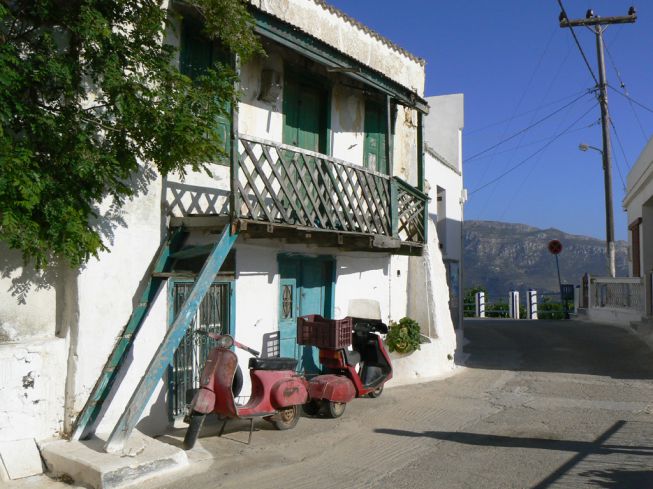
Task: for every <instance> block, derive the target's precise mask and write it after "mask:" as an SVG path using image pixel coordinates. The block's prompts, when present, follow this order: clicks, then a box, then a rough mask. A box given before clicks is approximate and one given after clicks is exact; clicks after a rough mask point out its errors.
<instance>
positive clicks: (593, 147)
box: [578, 143, 603, 154]
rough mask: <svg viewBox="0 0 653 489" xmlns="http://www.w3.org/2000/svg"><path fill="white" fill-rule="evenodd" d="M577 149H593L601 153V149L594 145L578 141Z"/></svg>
mask: <svg viewBox="0 0 653 489" xmlns="http://www.w3.org/2000/svg"><path fill="white" fill-rule="evenodd" d="M578 149H580V150H581V151H587V150H588V149H593V150H595V151H598V152H599V153H601V154H603V151H602V150H601V149H599V148H597V147H596V146H590V145H589V144H585V143H580V144H579V145H578Z"/></svg>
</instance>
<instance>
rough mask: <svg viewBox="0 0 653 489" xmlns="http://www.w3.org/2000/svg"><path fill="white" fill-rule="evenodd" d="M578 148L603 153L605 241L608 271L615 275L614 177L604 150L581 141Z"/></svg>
mask: <svg viewBox="0 0 653 489" xmlns="http://www.w3.org/2000/svg"><path fill="white" fill-rule="evenodd" d="M578 149H579V150H581V151H587V150H588V149H593V150H594V151H598V152H599V153H601V159H602V160H603V171H604V174H605V179H604V182H605V235H606V238H605V241H606V244H607V250H608V273H609V274H610V276H611V277H615V276H616V274H617V269H616V265H615V260H616V256H615V255H616V251H615V245H614V216H613V213H612V179H611V178H610V177H609V176H608V175H609V172H606V168H607V167H606V158H605V153H604V152H603V150H601V149H599V148H597V147H596V146H591V145H589V144H585V143H580V144H579V145H578Z"/></svg>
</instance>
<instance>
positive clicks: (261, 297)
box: [0, 0, 424, 440]
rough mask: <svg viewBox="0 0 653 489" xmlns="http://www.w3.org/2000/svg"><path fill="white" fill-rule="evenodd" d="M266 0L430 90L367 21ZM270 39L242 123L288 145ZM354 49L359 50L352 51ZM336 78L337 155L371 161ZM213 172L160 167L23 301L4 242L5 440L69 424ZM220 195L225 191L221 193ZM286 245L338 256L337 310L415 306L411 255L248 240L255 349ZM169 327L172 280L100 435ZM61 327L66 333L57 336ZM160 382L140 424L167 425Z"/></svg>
mask: <svg viewBox="0 0 653 489" xmlns="http://www.w3.org/2000/svg"><path fill="white" fill-rule="evenodd" d="M263 3H265V5H263V6H262V8H263V9H264V10H266V11H273V12H274V13H275V15H277V14H278V15H279V16H280V17H281V18H283V19H285V20H287V21H290V22H296V23H298V24H301V27H302V28H303V29H306V30H308V31H309V32H311V33H312V34H314V35H315V36H317V37H320V38H323V39H324V40H325V41H326V42H327V43H329V44H333V43H337V44H338V46H340V47H339V48H340V49H341V50H342V51H343V52H345V53H348V54H350V55H353V56H355V57H356V58H357V59H360V60H361V61H362V62H364V63H367V64H369V65H370V66H371V67H373V68H374V69H377V70H379V71H382V72H385V73H386V74H387V75H388V76H389V77H390V78H392V79H394V80H395V81H397V82H399V83H401V84H403V85H404V86H407V87H409V88H414V89H415V90H416V91H417V92H418V94H421V93H422V91H423V84H424V68H423V66H422V65H421V64H420V63H418V62H415V61H414V60H411V59H410V58H409V57H407V56H406V55H405V54H403V53H401V52H399V51H397V50H394V49H392V48H389V47H388V46H387V45H386V44H384V43H383V42H381V41H379V40H378V39H375V38H374V37H373V36H371V35H370V34H368V33H365V32H364V31H363V30H362V29H361V28H360V27H356V26H353V25H352V24H351V23H349V22H346V21H345V20H343V19H342V18H340V17H338V16H337V15H334V14H332V13H329V12H327V11H326V10H324V8H323V7H321V6H319V5H317V4H315V3H314V2H312V1H311V0H288V1H271V2H263ZM315 8H317V11H315V15H316V16H315V17H314V18H313V19H310V21H309V22H308V23H306V19H307V18H306V17H305V16H304V14H303V13H302V12H304V13H306V12H313V11H314V10H315ZM270 9H272V10H270ZM334 29H335V30H334ZM334 35H336V37H337V39H336V37H334ZM171 36H172V34H171ZM169 39H173V38H172V37H169ZM340 43H342V44H340ZM265 46H266V49H268V56H267V57H265V58H257V59H254V60H252V61H250V62H249V63H247V64H245V65H244V66H243V67H242V88H243V100H242V101H241V103H240V104H239V131H240V132H242V133H243V134H249V135H254V136H258V137H261V138H265V139H269V140H273V141H278V142H280V141H281V139H282V115H281V106H282V99H281V97H280V98H279V99H278V100H277V101H275V102H272V103H266V102H261V101H259V100H258V90H259V85H260V84H259V77H260V72H261V70H262V69H264V68H265V69H274V70H278V71H279V72H280V73H281V74H283V61H284V59H286V58H288V57H289V55H290V53H288V52H287V51H284V50H282V49H280V48H278V47H275V46H274V45H273V44H271V43H265ZM352 49H353V50H354V51H352V52H351V53H349V51H350V50H352ZM292 56H293V55H290V57H292ZM294 56H296V55H294ZM331 80H332V82H333V86H332V99H331V129H332V141H331V142H332V153H333V155H334V156H336V157H337V158H341V159H344V160H346V161H349V162H351V163H354V164H362V158H363V127H364V121H363V115H364V105H363V99H362V96H361V92H360V90H355V89H351V88H347V87H345V86H344V85H342V84H340V83H339V81H338V78H337V76H335V75H333V76H332V78H331ZM404 112H406V113H409V112H410V113H412V112H413V111H404V110H403V109H401V108H400V109H399V114H400V115H398V121H397V137H396V139H395V145H394V146H395V161H396V162H400V164H399V168H401V169H400V170H396V174H398V175H400V176H402V177H403V178H405V179H407V180H408V181H409V182H411V183H416V150H415V147H416V131H415V127H414V124H415V119H414V114H413V115H406V114H404ZM211 170H212V176H207V175H206V174H204V173H202V172H199V173H190V174H188V175H187V176H186V177H185V178H184V179H182V178H180V177H179V176H175V175H170V176H168V177H167V178H166V179H163V178H161V177H160V176H159V175H157V174H156V173H152V174H151V175H149V177H150V178H151V179H152V180H151V182H150V184H149V186H147V192H145V193H141V194H140V195H139V196H137V197H135V198H134V199H133V200H132V201H129V202H128V203H127V204H126V205H125V207H124V208H123V209H122V210H121V211H119V212H117V213H113V212H110V214H111V216H112V218H113V228H112V230H111V237H110V239H109V240H108V243H107V244H108V246H109V249H110V251H109V252H104V253H101V254H100V256H99V258H98V259H92V260H91V261H90V262H89V263H88V264H87V266H86V267H84V268H83V269H82V270H80V271H79V273H76V272H71V271H64V272H62V274H61V276H60V279H58V280H59V281H58V282H57V281H55V282H53V287H52V288H50V289H46V290H31V291H29V293H28V294H27V296H26V302H25V303H24V304H20V303H17V302H16V298H15V297H12V296H11V295H10V291H11V290H12V280H13V279H15V278H16V274H21V272H22V269H21V260H20V257H19V256H18V255H17V254H12V253H7V252H6V250H4V249H3V250H2V254H3V258H5V263H6V268H7V269H12V270H13V272H11V273H10V274H9V275H8V276H2V277H0V288H2V290H3V292H5V294H4V295H3V296H2V298H1V299H0V342H1V343H0V365H1V370H0V375H1V376H2V384H0V440H12V439H17V438H16V437H20V438H24V437H32V436H33V437H36V438H43V437H47V436H52V435H54V434H56V433H58V432H60V431H61V430H62V429H70V427H71V424H72V422H73V421H74V419H75V418H76V416H77V414H78V413H79V412H80V410H81V409H82V408H83V406H84V403H85V402H86V400H87V397H88V395H89V393H90V392H91V390H92V388H93V386H94V385H95V382H96V381H97V379H98V377H99V375H100V372H101V369H102V367H103V366H104V364H105V362H106V360H107V358H108V356H109V354H110V352H111V351H112V349H113V346H114V344H115V342H116V340H117V338H118V336H119V334H120V333H121V332H122V330H123V328H124V326H125V324H126V322H127V321H128V319H129V316H130V314H131V312H132V311H133V308H134V306H135V305H136V303H137V301H138V299H139V293H138V291H139V287H140V286H142V285H144V281H145V280H147V278H148V277H147V271H148V267H149V266H150V264H151V262H152V259H153V257H154V255H155V253H156V250H157V248H158V247H159V245H160V244H161V241H162V239H163V237H164V234H165V229H166V228H167V225H168V217H167V216H169V215H177V216H179V215H184V214H186V213H193V214H197V213H201V212H209V213H215V212H216V211H217V212H221V211H222V210H223V206H224V205H225V204H226V202H227V199H228V193H227V191H228V189H229V169H228V168H227V167H224V166H220V165H212V167H211ZM211 192H213V193H211ZM198 195H199V197H198ZM216 195H217V197H218V198H217V199H214V197H215V196H216ZM103 210H104V211H107V212H108V211H110V208H109V206H108V205H105V206H104V207H103ZM281 249H283V250H284V251H296V252H307V253H326V254H329V253H330V254H333V255H334V256H336V259H337V266H338V272H337V273H338V284H337V285H336V296H335V301H336V302H335V308H336V314H337V315H338V316H344V315H346V311H347V307H348V301H349V299H351V298H374V299H377V300H378V301H379V302H380V303H381V309H382V314H383V317H384V318H385V319H390V318H392V319H399V318H401V317H403V316H404V315H405V314H406V302H407V280H408V259H407V258H405V257H392V258H390V256H389V255H383V254H370V253H368V254H365V253H362V254H357V253H345V254H338V252H337V250H329V249H323V248H315V247H302V246H283V245H280V244H279V243H278V242H277V243H276V244H274V245H270V246H267V245H265V246H255V245H251V244H249V243H239V244H238V254H239V255H238V256H239V258H238V264H237V267H238V268H237V277H238V282H237V284H236V321H237V329H236V336H237V337H238V338H239V339H240V340H241V341H243V342H245V343H249V344H251V345H252V346H254V347H258V346H260V342H261V336H262V334H263V333H265V332H268V331H273V330H275V329H276V327H277V317H278V311H277V307H278V305H277V302H278V274H277V270H276V267H277V264H276V263H277V262H276V253H277V252H278V251H280V250H281ZM397 272H399V273H397ZM26 273H28V274H29V273H31V272H29V271H28V272H26ZM55 283H56V285H57V287H58V288H57V287H55V286H54V285H55ZM252 304H256V307H252ZM167 324H168V317H167V290H166V289H165V287H164V289H163V290H162V291H161V293H160V295H159V296H158V298H157V300H156V301H155V303H154V305H153V307H152V309H151V311H150V313H149V315H148V317H147V320H146V321H145V322H144V324H143V326H142V328H141V331H140V333H139V335H138V338H137V340H136V342H135V345H134V349H133V352H132V354H131V355H130V357H129V358H128V359H127V363H128V365H129V370H128V374H127V375H126V377H125V378H124V379H120V380H119V382H118V384H117V386H116V388H115V389H114V392H113V393H112V396H111V398H110V401H109V402H108V403H107V405H106V406H107V410H106V411H105V412H104V413H103V414H102V415H101V417H100V419H99V423H98V426H97V432H98V433H102V432H106V431H109V430H110V429H111V428H112V427H113V424H114V422H115V420H116V419H117V418H118V416H119V415H120V414H121V413H122V412H123V410H124V406H125V404H126V402H127V400H128V399H129V397H130V396H131V394H132V392H133V390H134V387H135V385H136V384H137V382H138V381H139V379H140V378H141V376H142V374H143V372H144V370H145V368H146V366H147V364H148V363H149V361H150V359H151V356H152V353H153V352H154V351H155V349H156V348H157V347H158V345H159V343H160V341H161V338H162V337H163V335H164V332H165V329H166V327H167ZM55 332H58V334H59V336H60V337H56V336H55ZM30 377H31V378H33V379H34V387H24V385H23V383H24V382H25V383H26V384H30V382H31V381H30ZM24 379H26V380H25V381H24ZM162 386H163V383H159V387H158V388H157V391H156V392H155V394H154V396H153V398H152V400H151V401H150V403H149V404H148V405H147V406H146V408H145V411H144V414H143V419H142V420H141V422H140V423H139V428H140V429H142V430H144V431H145V432H147V433H149V434H156V433H160V432H161V430H162V429H163V428H164V427H165V425H166V424H167V413H166V405H165V399H164V395H165V389H162ZM18 423H20V424H22V425H23V428H22V429H21V430H20V431H21V432H20V433H19V432H18V431H17V429H16V425H17V424H18ZM25 426H29V428H25Z"/></svg>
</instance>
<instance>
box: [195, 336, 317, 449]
mask: <svg viewBox="0 0 653 489" xmlns="http://www.w3.org/2000/svg"><path fill="white" fill-rule="evenodd" d="M205 334H207V335H208V336H209V337H210V338H213V339H214V340H216V341H217V345H216V347H215V348H214V349H213V351H211V353H210V354H209V358H208V360H207V362H206V364H205V366H204V370H203V371H202V376H201V378H200V388H199V389H198V390H197V391H196V393H195V395H194V396H193V400H192V402H191V405H190V415H189V417H188V418H187V421H188V423H189V426H188V430H187V431H186V436H185V437H184V448H186V449H191V448H193V446H194V445H195V442H196V441H197V437H198V436H199V432H200V429H201V428H202V424H203V423H204V419H205V418H206V415H207V414H208V413H211V412H215V413H216V414H218V415H219V416H221V417H222V418H223V424H222V428H221V429H220V433H219V435H218V436H222V433H223V432H224V428H225V425H226V423H227V421H228V420H229V419H235V418H245V419H249V420H250V429H249V439H248V442H247V443H249V442H250V441H251V440H252V431H253V428H254V418H257V417H262V418H263V419H265V420H266V421H269V422H270V423H272V424H273V425H274V427H275V428H277V429H279V430H287V429H290V428H294V427H295V425H296V424H297V421H298V420H299V416H300V412H299V407H300V406H301V405H302V404H305V403H306V402H307V401H308V385H307V381H306V379H305V378H304V377H302V376H300V375H298V374H297V373H296V372H295V367H296V366H297V360H296V359H294V358H279V357H269V358H258V356H259V352H257V351H256V350H253V349H251V348H249V347H247V346H245V345H243V344H242V343H239V342H237V341H235V340H234V339H233V337H231V336H229V335H219V334H216V333H205ZM232 346H236V347H238V348H241V349H242V350H245V351H247V352H249V353H251V354H252V355H254V357H253V358H250V360H249V375H250V379H251V381H252V393H251V397H250V398H249V401H248V402H247V403H246V404H244V405H238V404H237V403H236V399H235V396H236V395H237V394H236V393H234V390H235V389H234V388H233V385H234V377H235V375H236V370H237V367H238V357H237V356H236V354H235V353H234V352H233V351H231V350H230V348H231V347H232Z"/></svg>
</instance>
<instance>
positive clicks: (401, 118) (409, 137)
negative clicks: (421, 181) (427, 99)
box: [392, 105, 418, 187]
mask: <svg viewBox="0 0 653 489" xmlns="http://www.w3.org/2000/svg"><path fill="white" fill-rule="evenodd" d="M392 158H393V165H394V176H396V177H399V178H401V179H402V180H405V181H406V182H408V183H409V184H411V185H412V186H414V187H416V186H417V177H418V173H417V112H416V111H415V110H413V109H409V108H406V107H402V106H401V105H400V106H398V107H397V115H396V119H395V137H394V143H393V157H392Z"/></svg>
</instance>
